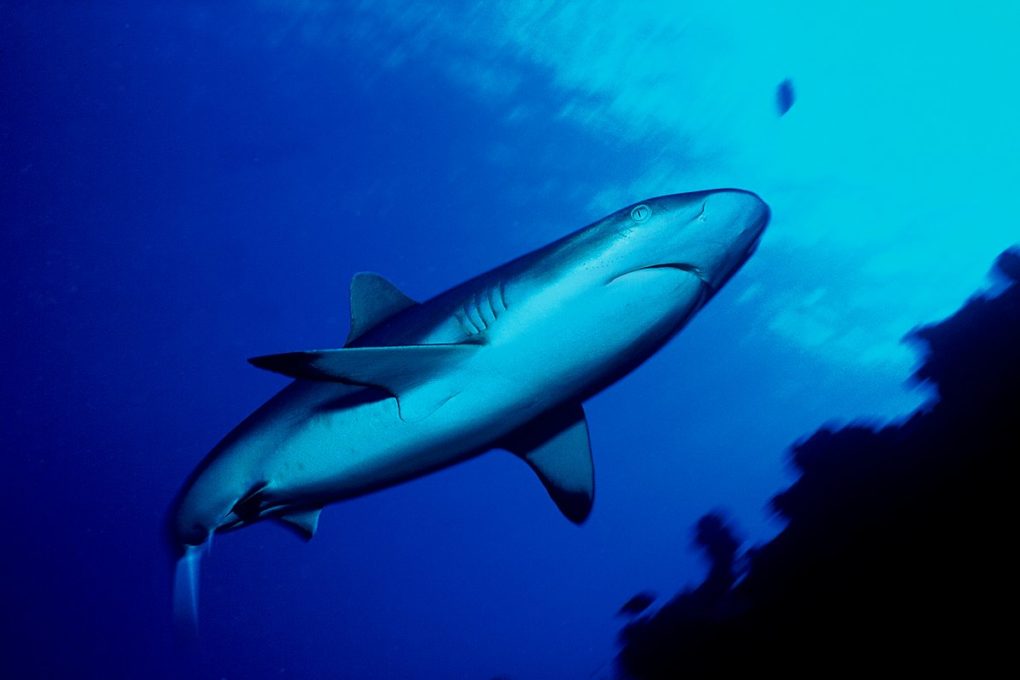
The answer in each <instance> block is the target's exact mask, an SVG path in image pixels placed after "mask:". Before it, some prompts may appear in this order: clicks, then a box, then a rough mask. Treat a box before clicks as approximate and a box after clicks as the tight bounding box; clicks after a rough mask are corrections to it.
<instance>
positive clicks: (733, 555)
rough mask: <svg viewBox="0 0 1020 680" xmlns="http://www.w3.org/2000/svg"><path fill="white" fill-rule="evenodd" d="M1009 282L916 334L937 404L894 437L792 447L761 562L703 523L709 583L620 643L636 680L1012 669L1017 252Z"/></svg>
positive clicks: (1008, 263) (1019, 398)
mask: <svg viewBox="0 0 1020 680" xmlns="http://www.w3.org/2000/svg"><path fill="white" fill-rule="evenodd" d="M996 264H997V268H998V272H999V273H1000V274H1001V275H1003V276H1004V277H1005V278H1006V279H1008V280H1009V281H1010V283H1009V285H1008V287H1007V288H1006V289H1005V290H1004V291H1003V292H1001V293H1000V294H999V295H996V296H994V297H987V296H980V297H976V298H973V299H972V300H970V301H969V302H968V303H967V304H966V305H965V306H964V307H963V308H962V309H960V310H959V311H958V312H957V313H956V314H954V315H953V316H952V317H950V318H949V319H946V320H945V321H943V322H941V323H937V324H934V325H930V326H926V327H923V328H920V329H918V330H916V331H914V332H913V333H912V335H911V337H912V338H914V339H916V340H917V341H918V342H920V343H921V344H922V345H923V347H924V348H925V349H926V351H925V360H924V363H923V365H922V366H921V368H920V369H919V370H918V371H917V373H916V378H917V379H918V380H921V381H925V382H928V383H930V384H932V385H933V386H934V387H935V388H936V389H937V394H938V400H937V402H935V403H934V405H932V406H931V407H929V408H926V409H922V410H921V411H919V412H917V413H915V414H914V415H913V416H912V417H910V418H909V419H908V420H906V421H905V422H902V423H899V424H895V425H889V426H886V427H882V428H879V429H876V428H873V427H867V426H863V425H852V426H849V427H845V428H842V429H839V430H831V429H822V430H820V431H818V432H816V433H815V434H814V435H812V436H811V437H810V438H808V439H806V440H805V441H803V442H801V443H799V444H797V445H796V446H795V447H794V448H793V456H792V458H793V463H794V465H795V466H796V468H797V469H798V470H799V471H800V473H801V474H800V478H799V479H798V480H797V481H796V482H795V483H794V484H793V485H792V486H790V487H789V488H788V489H786V490H785V491H783V492H782V493H780V494H779V495H778V496H776V498H775V499H774V500H773V506H774V508H775V510H776V511H777V512H778V513H779V514H781V515H782V516H783V517H784V518H785V519H786V520H787V526H786V528H785V529H784V530H783V531H782V532H781V533H780V534H779V535H778V536H777V537H776V538H775V539H773V540H772V541H770V542H768V543H766V544H764V545H762V546H759V547H757V548H754V549H752V550H749V551H748V552H747V554H746V555H745V556H744V561H743V563H744V564H746V565H747V568H746V571H745V572H744V573H743V574H742V577H743V578H741V579H740V580H739V581H737V582H736V583H735V577H737V576H741V575H738V574H737V573H736V568H735V565H736V564H737V551H738V546H737V542H736V541H735V540H734V539H733V536H732V534H731V533H730V532H729V531H728V530H727V529H726V528H725V524H724V523H722V521H721V518H720V517H719V516H718V515H709V516H706V517H705V518H704V519H702V521H701V522H700V523H699V527H698V530H697V534H698V536H699V537H701V538H700V539H699V542H700V544H701V545H702V546H703V547H704V548H705V550H706V553H707V555H708V557H709V559H710V560H711V563H712V568H711V569H710V572H709V575H708V577H707V578H706V580H705V581H704V582H703V583H702V584H701V586H699V587H697V588H695V589H692V590H688V591H686V592H684V593H682V594H680V595H678V596H677V597H676V598H674V599H673V600H672V601H671V602H669V603H667V604H666V605H664V606H663V607H662V608H661V609H660V610H658V611H657V612H656V613H655V614H654V615H652V616H647V617H644V618H640V619H636V620H635V621H633V622H631V623H630V624H628V625H627V626H626V627H625V628H624V629H623V631H622V632H621V636H620V637H621V644H622V649H621V652H620V656H619V658H618V665H619V669H620V671H621V673H622V674H624V675H625V676H630V677H634V678H677V677H684V678H703V677H719V678H723V677H726V678H729V677H738V676H739V675H745V674H752V673H753V674H756V675H757V674H763V673H767V674H776V675H778V676H782V677H828V676H833V675H847V674H853V675H861V676H865V675H867V676H873V675H882V676H887V675H890V674H904V675H907V676H910V677H916V676H925V675H929V674H934V673H938V674H940V675H946V674H948V675H952V676H957V677H959V676H968V677H973V676H978V677H981V676H986V675H992V674H994V673H993V670H992V669H998V668H1003V667H1005V668H1008V667H1009V666H1010V664H1011V661H1012V658H1011V650H1012V640H1011V639H1010V637H1007V630H1010V629H1011V627H1012V623H1011V621H1012V614H1013V610H1014V608H1015V605H1016V597H1015V585H1014V583H1015V580H1014V572H1013V569H1012V567H1013V562H1012V560H1011V559H1010V558H1009V557H1008V556H1009V554H1011V551H1010V548H1009V546H1010V543H1011V542H1012V541H1011V536H1012V533H1013V532H1012V531H1011V530H1012V529H1013V527H1012V522H1011V521H1010V520H1011V519H1012V514H1014V513H1012V512H1010V510H1011V507H1009V506H1010V505H1011V504H1010V503H1009V501H1010V500H1011V498H1012V497H1013V496H1015V492H1013V487H1014V481H1013V475H1012V474H1011V473H1010V472H1009V470H1010V469H1012V466H1011V463H1012V461H1013V459H1014V458H1015V457H1016V455H1017V454H1018V453H1020V251H1017V250H1013V251H1010V252H1007V253H1004V254H1003V255H1002V256H1001V257H1000V258H999V260H998V262H997V263H996Z"/></svg>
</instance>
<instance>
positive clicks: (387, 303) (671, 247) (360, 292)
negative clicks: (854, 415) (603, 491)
mask: <svg viewBox="0 0 1020 680" xmlns="http://www.w3.org/2000/svg"><path fill="white" fill-rule="evenodd" d="M769 216H770V212H769V208H768V206H767V205H766V204H765V203H764V202H763V201H762V200H761V199H760V198H759V197H758V196H756V195H755V194H753V193H751V192H748V191H743V190H738V189H718V190H712V191H697V192H691V193H683V194H673V195H669V196H660V197H658V198H650V199H648V200H645V201H641V202H640V203H637V204H634V205H631V206H628V207H626V208H623V209H622V210H619V211H617V212H614V213H613V214H611V215H609V216H607V217H605V218H603V219H601V220H599V221H597V222H595V223H594V224H591V225H589V226H587V227H584V228H583V229H580V230H579V231H576V232H574V233H572V234H569V235H567V236H565V237H563V238H561V239H559V240H558V241H555V242H553V243H550V244H549V245H547V246H544V247H542V248H539V249H538V250H535V251H533V252H531V253H528V254H526V255H523V256H521V257H518V258H517V259H515V260H512V261H510V262H508V263H506V264H504V265H501V266H499V267H496V268H495V269H492V270H491V271H488V272H485V273H483V274H480V275H478V276H476V277H475V278H473V279H471V280H469V281H466V282H464V283H462V284H460V285H458V286H456V287H454V288H451V289H450V290H447V291H445V292H443V293H440V294H439V295H437V296H435V297H433V298H432V299H430V300H428V301H426V302H420V303H419V302H416V301H414V300H412V299H411V298H409V297H408V296H406V295H404V294H403V293H402V292H400V291H399V290H398V289H397V288H396V287H395V286H394V285H393V284H392V283H390V282H389V281H387V280H386V279H385V278H383V277H382V276H379V275H377V274H368V273H362V274H357V275H356V276H355V277H354V279H353V280H352V282H351V300H350V307H351V319H350V331H349V334H348V336H347V340H346V342H345V343H344V345H343V347H341V348H337V349H323V350H312V351H300V352H288V353H284V354H272V355H268V356H261V357H257V358H254V359H251V360H250V361H251V363H252V364H254V365H255V366H258V367H259V368H263V369H268V370H270V371H275V372H277V373H280V374H282V375H284V376H287V377H289V378H292V379H293V380H292V382H291V383H290V384H289V385H287V386H286V387H284V388H283V389H282V390H281V391H280V392H279V393H278V394H276V396H274V397H273V398H271V399H270V400H269V401H268V402H266V403H265V404H264V405H263V406H261V407H260V408H259V409H258V410H256V411H255V412H254V413H252V414H251V415H250V416H249V417H248V418H247V419H245V420H244V421H243V422H242V423H241V424H240V425H238V426H237V427H236V428H235V429H234V430H233V431H232V432H230V433H229V434H228V435H227V436H226V437H225V438H224V439H223V441H221V442H220V443H219V444H218V445H217V446H216V447H215V448H214V449H213V450H212V451H211V452H210V453H209V455H208V456H207V457H206V458H205V460H204V461H203V462H202V463H201V465H200V466H199V467H198V469H197V470H195V472H194V473H193V474H192V475H191V477H190V479H189V480H188V482H187V484H186V485H185V487H184V489H183V490H182V491H181V492H180V494H179V495H178V497H177V499H176V503H175V505H174V508H173V509H172V512H171V518H170V525H171V527H170V530H171V534H172V541H173V543H174V548H175V550H176V553H177V568H176V577H175V595H174V606H175V612H176V617H177V620H178V621H179V622H186V623H190V624H197V585H198V584H197V579H198V563H199V559H200V556H201V554H202V551H203V548H204V546H206V545H207V544H208V543H209V542H210V541H211V539H212V536H213V534H214V533H215V532H218V531H219V532H222V531H228V530H231V529H238V528H241V527H244V526H248V525H250V524H254V523H255V522H258V521H261V520H264V519H273V520H277V521H279V522H283V523H286V524H287V525H289V526H290V527H292V528H294V529H296V530H297V531H299V532H300V533H301V534H303V535H304V536H305V537H306V538H311V537H312V536H313V535H314V534H315V531H316V527H317V525H318V522H319V515H320V513H321V512H322V509H323V507H324V506H326V505H329V504H330V503H336V502H338V501H342V500H345V499H349V498H355V497H357V496H361V495H363V494H366V493H369V492H372V491H378V490H380V489H385V488H387V487H390V486H393V485H395V484H400V483H401V482H406V481H408V480H411V479H414V478H416V477H420V476H422V475H426V474H429V473H431V472H435V471H437V470H442V469H443V468H446V467H448V466H451V465H454V464H456V463H460V462H463V461H465V460H468V459H470V458H472V457H474V456H477V455H480V454H482V453H484V452H486V451H489V450H491V449H504V450H506V451H509V452H511V453H513V454H515V455H517V456H519V457H520V458H521V460H523V461H524V462H525V463H527V464H528V465H529V466H530V467H531V468H532V469H533V470H534V471H535V473H536V474H537V475H538V477H539V479H540V480H541V481H542V484H544V485H545V488H546V490H547V491H548V492H549V495H550V496H551V497H552V500H553V502H555V503H556V505H557V506H558V507H559V509H560V510H561V511H562V513H563V514H564V515H565V516H566V517H567V519H569V520H570V521H572V522H575V523H578V524H580V523H581V522H583V521H584V520H585V519H586V518H587V517H588V515H589V513H590V512H591V507H592V501H593V499H594V472H593V467H592V459H591V450H590V447H589V439H588V425H587V422H586V421H585V415H584V411H583V409H582V407H581V404H582V402H583V401H584V400H585V399H588V398H589V397H591V396H593V395H594V394H596V393H598V392H599V391H601V390H603V389H604V388H606V387H607V386H609V385H611V384H613V383H614V382H616V381H617V380H619V379H620V378H621V377H623V376H625V375H626V374H627V373H629V372H630V371H632V370H633V369H634V368H635V367H637V366H638V365H640V364H641V363H642V362H643V361H645V360H646V359H647V358H648V357H649V356H651V355H652V354H653V353H654V352H655V351H656V350H658V349H659V348H660V347H662V346H663V345H664V344H665V343H666V342H667V341H668V340H669V339H670V338H671V337H672V336H673V335H675V334H676V333H677V332H678V331H680V330H681V329H682V328H683V327H684V326H685V325H686V324H687V322H688V321H690V320H691V318H692V317H693V316H694V314H695V313H696V312H697V311H698V310H699V309H701V308H702V307H703V306H704V305H705V304H706V303H707V302H708V301H709V300H710V299H711V298H712V297H713V295H714V294H715V293H716V292H718V290H719V289H720V288H721V287H722V286H723V285H724V284H725V283H726V282H727V281H728V280H729V279H730V277H731V276H733V274H734V273H735V272H736V271H737V270H738V269H739V268H740V267H741V266H742V265H743V264H744V263H745V262H746V261H747V259H748V258H749V257H750V256H751V254H752V253H753V252H754V250H755V248H756V247H757V245H758V242H759V240H760V239H761V235H762V233H763V231H764V230H765V227H766V225H767V224H768V221H769Z"/></svg>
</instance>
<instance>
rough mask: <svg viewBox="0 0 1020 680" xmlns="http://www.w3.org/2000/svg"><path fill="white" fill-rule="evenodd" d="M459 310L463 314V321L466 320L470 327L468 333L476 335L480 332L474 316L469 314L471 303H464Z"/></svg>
mask: <svg viewBox="0 0 1020 680" xmlns="http://www.w3.org/2000/svg"><path fill="white" fill-rule="evenodd" d="M461 312H463V314H464V321H466V322H467V324H468V326H470V327H471V330H470V333H471V334H472V335H477V334H478V333H481V332H482V330H481V328H479V326H478V324H477V323H476V322H475V319H474V317H473V316H471V305H470V304H468V303H465V304H464V306H463V307H462V308H461Z"/></svg>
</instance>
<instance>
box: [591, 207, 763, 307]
mask: <svg viewBox="0 0 1020 680" xmlns="http://www.w3.org/2000/svg"><path fill="white" fill-rule="evenodd" d="M768 221H769V207H768V206H767V205H766V204H765V202H764V201H762V200H761V199H760V198H758V196H756V195H755V194H753V193H751V192H749V191H743V190H740V189H715V190H711V191H697V192H692V193H687V194H671V195H669V196H660V197H658V198H651V199H648V200H645V201H642V202H640V203H638V204H635V205H632V206H630V207H628V208H625V209H623V210H621V211H619V212H618V213H615V214H614V215H612V216H610V218H608V220H607V221H606V226H611V228H612V229H613V230H614V232H615V241H616V245H615V246H614V248H613V251H615V252H614V253H613V257H612V259H613V260H614V261H613V268H614V270H615V269H619V272H615V275H617V276H622V275H624V274H626V273H627V272H630V271H637V270H640V269H649V268H657V267H672V268H676V269H682V270H685V271H689V272H691V273H693V274H695V275H696V276H698V277H699V278H700V279H701V280H702V281H703V282H704V283H705V284H706V285H707V286H708V287H709V289H710V290H711V291H713V292H714V291H716V290H718V289H719V288H721V287H722V286H723V284H725V283H726V282H727V281H728V280H729V278H730V277H731V276H733V274H734V273H735V272H736V271H737V270H738V269H739V268H740V267H741V265H743V264H744V262H746V261H747V258H748V257H750V256H751V254H752V253H753V252H754V249H755V248H756V247H757V245H758V241H759V240H760V239H761V235H762V233H763V232H764V230H765V227H766V225H767V224H768Z"/></svg>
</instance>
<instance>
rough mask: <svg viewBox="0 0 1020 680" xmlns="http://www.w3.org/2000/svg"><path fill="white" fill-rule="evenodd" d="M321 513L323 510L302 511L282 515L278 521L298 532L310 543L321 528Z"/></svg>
mask: <svg viewBox="0 0 1020 680" xmlns="http://www.w3.org/2000/svg"><path fill="white" fill-rule="evenodd" d="M321 513H322V508H312V509H311V510H300V511H298V512H290V513H287V514H286V515H280V516H278V517H277V518H276V519H278V520H279V521H280V522H282V523H284V524H286V525H287V527H289V528H291V529H294V530H295V531H296V532H298V534H299V535H300V536H301V538H303V539H305V540H306V541H310V540H312V537H313V536H315V530H316V529H318V528H319V515H320V514H321Z"/></svg>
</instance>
